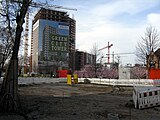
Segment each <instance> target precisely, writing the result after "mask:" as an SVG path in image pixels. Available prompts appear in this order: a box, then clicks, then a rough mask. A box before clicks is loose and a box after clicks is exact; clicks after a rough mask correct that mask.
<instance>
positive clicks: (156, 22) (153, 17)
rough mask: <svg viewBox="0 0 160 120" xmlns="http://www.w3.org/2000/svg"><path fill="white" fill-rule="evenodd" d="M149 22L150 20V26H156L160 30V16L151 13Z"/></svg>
mask: <svg viewBox="0 0 160 120" xmlns="http://www.w3.org/2000/svg"><path fill="white" fill-rule="evenodd" d="M147 20H148V24H151V25H153V26H156V28H157V29H158V28H159V29H160V24H159V22H160V14H155V13H151V14H148V16H147Z"/></svg>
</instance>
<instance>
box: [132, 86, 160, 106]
mask: <svg viewBox="0 0 160 120" xmlns="http://www.w3.org/2000/svg"><path fill="white" fill-rule="evenodd" d="M133 101H134V105H135V108H138V109H143V108H148V107H153V106H158V105H160V87H151V86H147V87H146V86H137V87H134V90H133Z"/></svg>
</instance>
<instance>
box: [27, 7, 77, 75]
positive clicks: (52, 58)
mask: <svg viewBox="0 0 160 120" xmlns="http://www.w3.org/2000/svg"><path fill="white" fill-rule="evenodd" d="M75 32H76V21H75V20H74V19H72V18H70V17H69V15H68V14H67V12H62V11H56V10H50V9H44V8H42V9H40V10H39V11H38V13H37V14H36V15H35V17H34V20H33V21H32V38H31V59H30V65H31V71H32V72H36V73H37V72H38V73H51V72H55V71H56V70H57V69H68V70H74V55H75V41H76V40H75V38H76V34H75Z"/></svg>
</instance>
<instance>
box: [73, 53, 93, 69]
mask: <svg viewBox="0 0 160 120" xmlns="http://www.w3.org/2000/svg"><path fill="white" fill-rule="evenodd" d="M94 64H95V56H94V55H92V54H89V53H86V52H83V51H76V52H75V70H81V68H83V67H84V66H85V65H94Z"/></svg>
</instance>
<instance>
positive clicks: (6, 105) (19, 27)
mask: <svg viewBox="0 0 160 120" xmlns="http://www.w3.org/2000/svg"><path fill="white" fill-rule="evenodd" d="M30 3H31V1H30V0H23V1H17V0H15V1H14V0H11V1H9V0H4V1H1V2H0V4H1V6H2V7H1V10H0V15H1V16H0V17H1V18H2V19H3V20H4V21H1V22H4V26H5V27H7V29H8V33H9V34H10V36H12V26H13V25H15V26H16V27H15V28H16V29H15V30H16V31H15V37H14V38H13V37H11V39H12V41H13V42H14V44H13V47H12V48H11V49H12V55H11V59H10V62H9V65H8V69H7V72H6V76H5V79H4V80H3V84H2V88H1V103H0V105H1V111H3V112H5V111H15V110H17V107H18V106H17V105H18V51H19V46H20V40H21V33H22V31H23V23H24V22H25V21H24V18H25V15H26V12H27V10H28V7H29V5H30Z"/></svg>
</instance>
